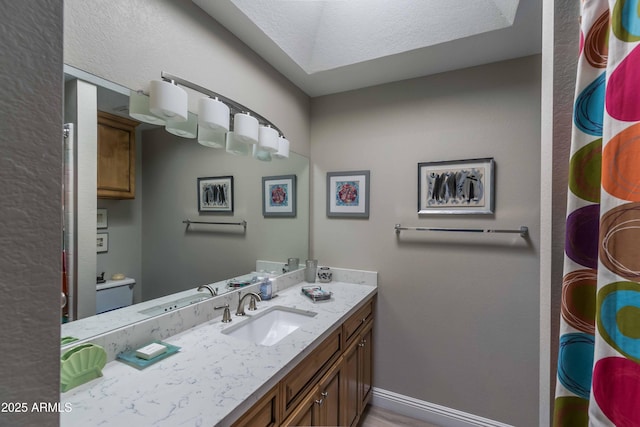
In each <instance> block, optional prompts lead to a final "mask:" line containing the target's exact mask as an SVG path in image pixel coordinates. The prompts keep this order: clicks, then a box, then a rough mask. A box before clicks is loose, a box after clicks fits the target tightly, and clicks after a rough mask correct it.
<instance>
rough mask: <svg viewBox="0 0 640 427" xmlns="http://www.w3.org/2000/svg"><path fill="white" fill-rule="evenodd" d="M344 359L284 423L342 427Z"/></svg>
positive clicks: (332, 368) (288, 426)
mask: <svg viewBox="0 0 640 427" xmlns="http://www.w3.org/2000/svg"><path fill="white" fill-rule="evenodd" d="M342 366H343V365H342V359H340V360H339V361H338V362H337V363H335V364H334V365H333V366H332V367H331V369H330V370H329V371H328V372H327V373H326V374H325V375H324V377H323V378H322V379H321V380H320V381H319V382H318V384H317V385H316V386H315V387H313V389H312V391H311V392H310V393H308V394H307V396H306V397H305V398H304V399H303V400H302V401H301V402H300V403H299V404H298V405H297V406H296V407H295V408H294V409H293V411H291V414H290V415H289V417H288V418H287V419H285V420H284V421H283V423H282V426H283V427H290V426H340V425H342V420H343V414H344V410H343V409H342V405H344V399H343V398H342V393H343V378H342V375H343V370H342Z"/></svg>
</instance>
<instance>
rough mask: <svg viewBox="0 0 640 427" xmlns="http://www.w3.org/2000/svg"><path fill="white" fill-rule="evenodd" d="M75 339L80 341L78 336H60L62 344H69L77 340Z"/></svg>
mask: <svg viewBox="0 0 640 427" xmlns="http://www.w3.org/2000/svg"><path fill="white" fill-rule="evenodd" d="M75 341H78V338H76V337H62V338H60V345H61V346H62V345H67V344H69V343H72V342H75Z"/></svg>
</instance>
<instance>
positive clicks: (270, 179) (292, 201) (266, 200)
mask: <svg viewBox="0 0 640 427" xmlns="http://www.w3.org/2000/svg"><path fill="white" fill-rule="evenodd" d="M262 215H263V216H265V217H269V216H279V217H283V216H284V217H295V216H296V176H295V175H280V176H265V177H262Z"/></svg>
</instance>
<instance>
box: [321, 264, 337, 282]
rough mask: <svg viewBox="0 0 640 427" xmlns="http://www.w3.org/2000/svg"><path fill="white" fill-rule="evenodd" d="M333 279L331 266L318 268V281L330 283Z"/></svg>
mask: <svg viewBox="0 0 640 427" xmlns="http://www.w3.org/2000/svg"><path fill="white" fill-rule="evenodd" d="M332 279H333V272H332V271H331V269H330V268H329V267H320V268H319V269H318V281H319V282H320V283H329V282H330V281H331V280H332Z"/></svg>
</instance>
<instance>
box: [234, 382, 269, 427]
mask: <svg viewBox="0 0 640 427" xmlns="http://www.w3.org/2000/svg"><path fill="white" fill-rule="evenodd" d="M278 424H279V417H278V386H276V387H274V388H273V389H271V391H269V393H267V394H266V395H265V396H264V397H262V398H261V399H260V400H259V401H258V402H257V403H256V404H255V405H253V406H252V407H251V409H249V410H248V411H247V412H246V413H245V414H244V415H243V416H242V417H241V418H240V419H239V420H238V421H236V422H235V423H233V427H271V426H277V425H278Z"/></svg>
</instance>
